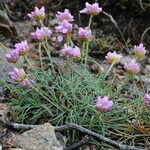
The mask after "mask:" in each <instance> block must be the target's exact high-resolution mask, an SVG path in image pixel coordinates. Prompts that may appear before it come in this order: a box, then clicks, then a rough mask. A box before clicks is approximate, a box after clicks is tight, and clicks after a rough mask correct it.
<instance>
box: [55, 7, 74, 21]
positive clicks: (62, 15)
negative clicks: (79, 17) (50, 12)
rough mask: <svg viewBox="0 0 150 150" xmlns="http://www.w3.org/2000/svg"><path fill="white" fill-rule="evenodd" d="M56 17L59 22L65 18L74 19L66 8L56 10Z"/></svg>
mask: <svg viewBox="0 0 150 150" xmlns="http://www.w3.org/2000/svg"><path fill="white" fill-rule="evenodd" d="M56 18H57V20H58V21H60V22H62V21H63V20H67V21H68V22H73V21H74V19H73V16H72V15H71V13H70V12H69V10H68V9H65V10H64V12H60V11H58V12H57V15H56Z"/></svg>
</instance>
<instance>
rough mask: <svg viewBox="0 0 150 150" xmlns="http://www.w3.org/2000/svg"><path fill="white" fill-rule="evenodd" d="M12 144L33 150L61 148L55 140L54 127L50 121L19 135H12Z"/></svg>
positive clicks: (59, 149) (55, 149) (60, 149)
mask: <svg viewBox="0 0 150 150" xmlns="http://www.w3.org/2000/svg"><path fill="white" fill-rule="evenodd" d="M12 139H13V145H16V147H19V148H23V149H28V150H29V149H34V150H63V146H62V145H61V144H60V142H59V141H58V140H57V138H56V135H55V131H54V127H53V126H52V125H51V124H50V123H45V124H43V125H39V126H37V127H35V128H33V129H31V130H28V131H25V132H24V133H22V134H21V135H16V134H13V135H12Z"/></svg>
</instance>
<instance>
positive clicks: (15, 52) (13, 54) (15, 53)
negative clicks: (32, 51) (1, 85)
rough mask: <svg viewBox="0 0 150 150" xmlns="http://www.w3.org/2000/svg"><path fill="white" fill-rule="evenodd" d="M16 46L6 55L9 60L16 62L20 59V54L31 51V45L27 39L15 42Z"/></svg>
mask: <svg viewBox="0 0 150 150" xmlns="http://www.w3.org/2000/svg"><path fill="white" fill-rule="evenodd" d="M14 47H15V48H14V49H12V50H10V51H9V52H8V53H7V54H6V55H5V56H6V59H7V61H8V62H10V63H16V62H17V61H18V60H19V56H24V55H26V54H27V53H28V51H29V46H28V43H27V41H22V42H20V43H17V44H15V46H14Z"/></svg>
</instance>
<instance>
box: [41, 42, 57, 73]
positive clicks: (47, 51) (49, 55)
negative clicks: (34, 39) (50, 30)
mask: <svg viewBox="0 0 150 150" xmlns="http://www.w3.org/2000/svg"><path fill="white" fill-rule="evenodd" d="M46 45H48V44H47V41H46ZM42 46H43V47H44V49H45V51H46V53H47V55H48V57H49V60H50V63H51V66H52V70H53V72H55V69H54V66H53V62H52V57H51V54H50V52H49V50H48V49H47V47H46V46H45V44H44V42H42Z"/></svg>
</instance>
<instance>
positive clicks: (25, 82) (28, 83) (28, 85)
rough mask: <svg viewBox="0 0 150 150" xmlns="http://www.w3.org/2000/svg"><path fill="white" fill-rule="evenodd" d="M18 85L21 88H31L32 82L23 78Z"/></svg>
mask: <svg viewBox="0 0 150 150" xmlns="http://www.w3.org/2000/svg"><path fill="white" fill-rule="evenodd" d="M19 85H20V86H21V87H23V88H31V87H32V86H33V81H31V80H29V79H28V78H25V79H24V80H23V81H22V82H20V83H19Z"/></svg>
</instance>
